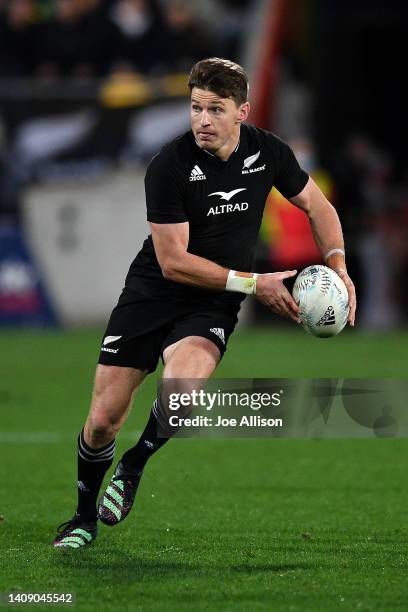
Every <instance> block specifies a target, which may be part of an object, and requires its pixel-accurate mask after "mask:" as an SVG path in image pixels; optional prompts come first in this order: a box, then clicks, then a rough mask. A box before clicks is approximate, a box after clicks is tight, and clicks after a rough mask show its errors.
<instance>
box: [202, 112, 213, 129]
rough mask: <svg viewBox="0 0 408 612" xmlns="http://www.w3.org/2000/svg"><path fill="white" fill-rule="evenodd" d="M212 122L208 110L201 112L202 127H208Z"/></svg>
mask: <svg viewBox="0 0 408 612" xmlns="http://www.w3.org/2000/svg"><path fill="white" fill-rule="evenodd" d="M210 123H211V121H210V115H209V114H208V113H207V111H205V110H203V112H202V113H201V117H200V125H201V127H206V126H208V125H210Z"/></svg>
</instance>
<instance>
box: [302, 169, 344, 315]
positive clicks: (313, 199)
mask: <svg viewBox="0 0 408 612" xmlns="http://www.w3.org/2000/svg"><path fill="white" fill-rule="evenodd" d="M290 201H291V202H292V203H293V204H295V206H297V207H298V208H300V209H302V210H303V211H304V212H305V213H306V214H307V216H308V217H309V221H310V225H311V228H312V232H313V236H314V239H315V241H316V244H317V246H318V248H319V250H320V253H321V255H322V257H323V259H324V261H325V263H326V265H327V266H329V267H330V268H332V269H333V270H335V271H336V272H337V274H338V275H339V276H340V278H341V279H342V280H343V282H344V284H345V285H346V287H347V291H348V294H349V303H350V313H349V317H348V321H349V323H350V325H354V319H355V312H356V291H355V288H354V284H353V281H352V280H351V278H350V277H349V275H348V274H347V267H346V260H345V253H344V240H343V232H342V229H341V224H340V220H339V217H338V215H337V212H336V210H335V208H334V206H332V205H331V204H330V202H329V201H328V200H327V199H326V197H325V196H324V194H323V193H322V192H321V190H320V189H319V187H318V186H317V185H316V183H315V182H314V180H313V179H312V178H310V177H309V180H308V182H307V183H306V186H305V187H304V189H303V190H302V191H301V192H300V193H299V194H298V195H297V196H294V197H292V198H290Z"/></svg>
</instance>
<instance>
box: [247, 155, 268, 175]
mask: <svg viewBox="0 0 408 612" xmlns="http://www.w3.org/2000/svg"><path fill="white" fill-rule="evenodd" d="M260 154H261V151H260V150H259V151H258V153H255V154H254V155H250V156H249V157H246V158H245V159H244V165H243V167H242V170H241V174H252V173H253V172H262V170H265V168H266V164H262V166H257V167H256V168H251V166H252V165H253V164H254V163H255V162H256V160H257V159H258V158H259V156H260Z"/></svg>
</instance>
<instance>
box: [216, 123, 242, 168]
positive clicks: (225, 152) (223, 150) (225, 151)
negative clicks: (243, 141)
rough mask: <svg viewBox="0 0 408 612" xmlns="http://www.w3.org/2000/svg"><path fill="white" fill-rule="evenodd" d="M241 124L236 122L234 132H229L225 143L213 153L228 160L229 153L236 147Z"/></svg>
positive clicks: (223, 159)
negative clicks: (229, 134) (229, 135)
mask: <svg viewBox="0 0 408 612" xmlns="http://www.w3.org/2000/svg"><path fill="white" fill-rule="evenodd" d="M240 128H241V124H238V125H237V126H236V127H235V129H234V132H233V133H232V134H231V137H230V138H229V139H228V140H227V142H226V143H225V144H223V145H222V147H220V148H219V149H218V150H217V151H215V155H216V156H217V157H219V159H221V160H222V161H228V159H229V158H230V157H231V155H232V154H233V153H234V151H236V150H237V149H238V145H239V139H240V134H241V129H240Z"/></svg>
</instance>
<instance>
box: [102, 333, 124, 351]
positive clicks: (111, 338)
mask: <svg viewBox="0 0 408 612" xmlns="http://www.w3.org/2000/svg"><path fill="white" fill-rule="evenodd" d="M120 338H122V336H106V338H105V339H104V341H103V346H102V348H101V351H105V352H106V353H117V352H118V351H119V349H118V348H117V349H112V348H106V345H107V344H110V343H111V342H116V340H120Z"/></svg>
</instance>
